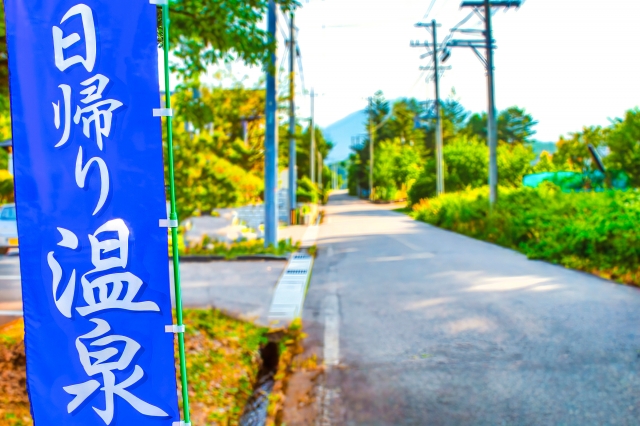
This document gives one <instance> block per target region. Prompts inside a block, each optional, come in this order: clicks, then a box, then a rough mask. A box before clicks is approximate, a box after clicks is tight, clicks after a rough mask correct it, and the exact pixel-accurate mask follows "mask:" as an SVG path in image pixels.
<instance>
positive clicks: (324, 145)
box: [280, 125, 333, 181]
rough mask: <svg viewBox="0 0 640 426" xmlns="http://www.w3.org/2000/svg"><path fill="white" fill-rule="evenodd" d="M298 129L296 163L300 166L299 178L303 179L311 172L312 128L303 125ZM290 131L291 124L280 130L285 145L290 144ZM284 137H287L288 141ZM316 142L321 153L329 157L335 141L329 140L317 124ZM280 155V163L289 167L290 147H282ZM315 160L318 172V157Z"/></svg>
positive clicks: (323, 156)
mask: <svg viewBox="0 0 640 426" xmlns="http://www.w3.org/2000/svg"><path fill="white" fill-rule="evenodd" d="M297 129H298V132H299V133H297V135H296V165H297V167H298V179H302V178H303V177H305V176H306V177H309V176H310V174H311V158H310V155H309V153H310V151H311V128H310V126H307V127H306V128H305V129H304V130H302V127H301V126H300V127H298V128H297ZM288 133H289V126H288V125H287V126H286V127H285V126H283V127H282V128H281V130H280V135H281V136H280V137H281V144H283V143H286V145H284V147H288V146H289V141H288V138H289V136H288ZM282 138H286V139H287V140H286V142H285V141H284V140H283V139H282ZM315 143H316V149H317V152H319V153H320V155H321V156H322V158H327V156H328V155H329V152H330V151H331V149H333V142H331V141H329V140H327V139H326V138H325V135H324V133H323V132H322V129H321V128H319V127H317V126H316V127H315ZM281 146H283V145H281ZM280 155H281V157H282V160H281V163H280V164H281V165H282V167H289V149H288V148H286V149H280ZM316 155H317V154H316ZM315 162H316V173H317V171H318V167H319V164H318V159H317V157H316V159H315ZM316 180H317V177H316V178H315V179H314V181H316Z"/></svg>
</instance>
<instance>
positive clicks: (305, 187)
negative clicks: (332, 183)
mask: <svg viewBox="0 0 640 426" xmlns="http://www.w3.org/2000/svg"><path fill="white" fill-rule="evenodd" d="M296 195H297V197H296V198H297V200H298V202H300V203H317V202H318V197H319V195H320V193H319V191H318V187H317V186H316V184H315V183H313V182H311V179H309V178H308V177H307V176H304V177H303V178H302V179H300V180H299V181H298V190H297V192H296Z"/></svg>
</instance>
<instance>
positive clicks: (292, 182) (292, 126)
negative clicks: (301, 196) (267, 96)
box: [288, 11, 298, 225]
mask: <svg viewBox="0 0 640 426" xmlns="http://www.w3.org/2000/svg"><path fill="white" fill-rule="evenodd" d="M289 24H290V28H289V34H290V39H291V40H289V43H290V44H289V197H288V198H289V225H293V220H294V217H295V210H296V189H297V188H296V186H297V180H298V174H297V173H296V137H295V133H296V106H295V94H296V91H295V89H296V86H295V84H296V81H295V80H296V78H295V77H296V74H295V72H296V71H295V60H296V59H295V58H296V27H295V14H294V12H293V11H292V12H291V18H290V20H289Z"/></svg>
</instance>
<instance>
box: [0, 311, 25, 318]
mask: <svg viewBox="0 0 640 426" xmlns="http://www.w3.org/2000/svg"><path fill="white" fill-rule="evenodd" d="M23 315H24V312H22V311H0V316H2V317H21V316H23Z"/></svg>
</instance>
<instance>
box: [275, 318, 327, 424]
mask: <svg viewBox="0 0 640 426" xmlns="http://www.w3.org/2000/svg"><path fill="white" fill-rule="evenodd" d="M321 331H322V330H321V329H320V328H318V327H317V326H315V325H314V324H308V325H307V324H305V327H304V332H301V333H300V334H299V336H298V342H297V348H296V351H295V352H291V359H290V360H289V367H288V368H287V369H286V370H285V371H286V373H287V377H286V380H283V382H282V388H281V409H280V414H279V417H278V421H279V422H280V423H277V424H283V425H287V426H303V425H315V424H317V419H318V418H319V416H320V408H321V407H320V403H321V401H320V400H321V399H322V396H321V393H322V383H323V381H324V367H323V366H322V363H321V350H322V334H321Z"/></svg>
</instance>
